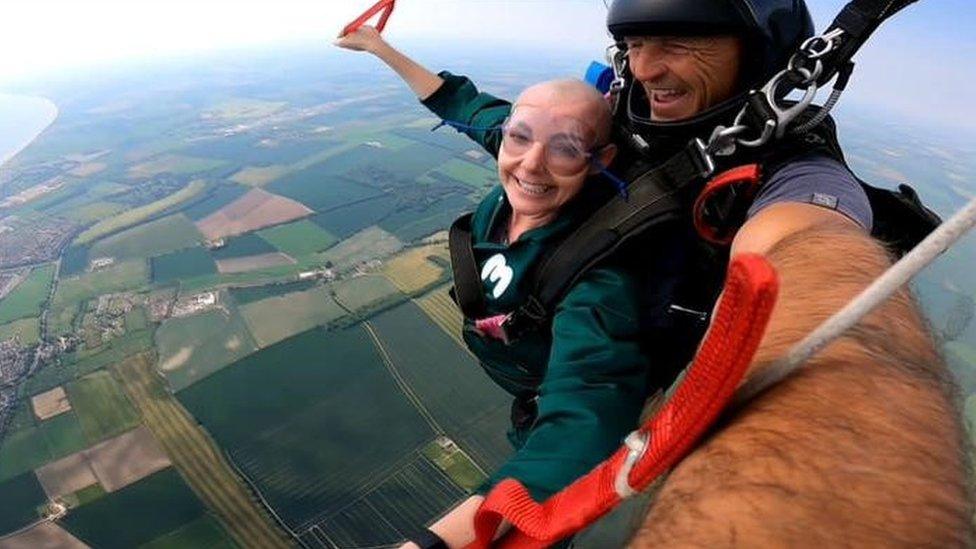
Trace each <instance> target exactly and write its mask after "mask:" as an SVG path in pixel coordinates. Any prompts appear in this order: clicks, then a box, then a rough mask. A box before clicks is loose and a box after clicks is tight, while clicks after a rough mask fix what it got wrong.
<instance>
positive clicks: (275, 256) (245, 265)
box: [217, 252, 298, 274]
mask: <svg viewBox="0 0 976 549" xmlns="http://www.w3.org/2000/svg"><path fill="white" fill-rule="evenodd" d="M296 263H298V262H297V261H295V260H294V259H293V258H292V257H290V256H287V255H285V254H283V253H281V252H272V253H267V254H261V255H251V256H248V257H232V258H229V259H221V260H219V261H217V271H218V272H219V273H220V274H238V273H247V272H251V271H260V270H264V269H272V268H275V267H287V266H289V265H295V264H296Z"/></svg>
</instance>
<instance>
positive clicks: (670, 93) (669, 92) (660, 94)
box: [654, 89, 684, 99]
mask: <svg viewBox="0 0 976 549" xmlns="http://www.w3.org/2000/svg"><path fill="white" fill-rule="evenodd" d="M683 94H684V92H683V91H681V90H673V89H663V90H654V96H655V97H656V98H657V99H674V98H675V97H678V96H680V95H683Z"/></svg>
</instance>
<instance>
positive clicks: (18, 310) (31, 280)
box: [0, 265, 54, 324]
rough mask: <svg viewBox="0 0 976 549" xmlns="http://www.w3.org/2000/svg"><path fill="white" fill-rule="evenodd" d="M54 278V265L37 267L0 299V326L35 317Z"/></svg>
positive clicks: (39, 312) (45, 298)
mask: <svg viewBox="0 0 976 549" xmlns="http://www.w3.org/2000/svg"><path fill="white" fill-rule="evenodd" d="M52 278H54V265H45V266H43V267H37V268H36V269H34V270H33V271H31V272H30V274H29V275H27V278H26V279H25V280H24V281H23V282H21V283H20V284H18V285H17V287H16V288H14V289H13V291H12V292H10V293H9V294H7V296H6V297H4V298H3V299H0V324H6V323H8V322H11V321H13V320H17V319H20V318H29V317H36V316H39V315H40V314H41V307H42V306H43V305H44V302H45V301H47V296H48V293H50V291H51V279H52Z"/></svg>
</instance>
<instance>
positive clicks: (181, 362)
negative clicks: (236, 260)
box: [156, 295, 257, 391]
mask: <svg viewBox="0 0 976 549" xmlns="http://www.w3.org/2000/svg"><path fill="white" fill-rule="evenodd" d="M220 300H221V302H222V303H223V306H224V307H227V309H212V310H209V311H206V312H204V313H201V314H197V315H193V316H187V317H182V318H171V319H169V320H167V321H166V322H164V323H163V324H162V325H161V326H160V327H159V329H158V330H156V346H157V349H158V350H159V363H158V366H157V367H158V368H159V371H160V372H161V373H162V374H163V375H164V376H166V379H167V380H168V381H169V384H170V387H172V388H173V390H174V391H179V390H180V389H183V388H185V387H188V386H190V385H192V384H193V383H196V382H197V381H199V380H201V379H203V378H205V377H207V376H209V375H210V374H212V373H214V372H216V371H218V370H220V369H221V368H223V367H225V366H227V365H228V364H231V363H232V362H234V361H235V360H238V359H240V358H241V357H243V356H245V355H247V354H249V353H251V352H253V351H254V350H256V349H257V345H255V343H254V339H253V338H252V337H251V334H250V333H249V332H248V330H247V326H246V325H245V324H244V321H243V320H242V319H241V317H240V315H239V314H238V312H237V310H236V308H234V307H233V304H232V303H229V302H228V301H229V300H228V299H227V296H226V295H222V296H221V298H220Z"/></svg>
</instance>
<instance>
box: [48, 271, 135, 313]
mask: <svg viewBox="0 0 976 549" xmlns="http://www.w3.org/2000/svg"><path fill="white" fill-rule="evenodd" d="M148 282H149V268H148V266H147V265H146V260H144V259H133V260H130V261H123V262H121V263H116V264H115V265H112V266H111V267H107V268H105V269H100V270H98V271H95V272H91V273H85V274H83V275H80V276H77V277H72V278H66V279H64V280H61V281H60V282H59V283H58V290H57V292H55V294H54V305H55V306H58V307H64V306H67V305H69V304H72V303H78V302H80V301H86V300H89V299H91V298H93V297H96V296H99V295H102V294H108V293H112V292H123V291H126V290H135V289H137V288H141V287H143V286H145V285H146V284H147V283H148Z"/></svg>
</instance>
